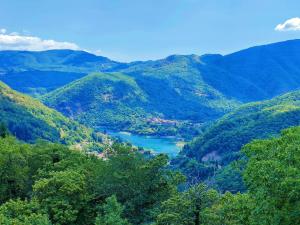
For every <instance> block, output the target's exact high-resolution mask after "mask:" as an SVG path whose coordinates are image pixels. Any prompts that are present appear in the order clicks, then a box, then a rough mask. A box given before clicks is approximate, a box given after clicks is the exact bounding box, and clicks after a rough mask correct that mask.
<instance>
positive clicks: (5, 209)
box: [0, 199, 52, 225]
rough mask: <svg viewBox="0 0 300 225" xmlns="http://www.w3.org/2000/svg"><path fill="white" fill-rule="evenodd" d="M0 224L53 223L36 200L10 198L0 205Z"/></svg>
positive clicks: (30, 224)
mask: <svg viewBox="0 0 300 225" xmlns="http://www.w3.org/2000/svg"><path fill="white" fill-rule="evenodd" d="M0 224H5V225H51V224H52V223H51V222H50V220H49V218H48V216H47V214H46V213H45V212H44V211H42V210H41V209H40V206H39V205H38V203H37V202H35V201H30V202H29V201H27V200H25V201H21V200H20V199H17V200H9V201H8V202H6V203H5V204H3V205H1V206H0Z"/></svg>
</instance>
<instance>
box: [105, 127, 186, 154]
mask: <svg viewBox="0 0 300 225" xmlns="http://www.w3.org/2000/svg"><path fill="white" fill-rule="evenodd" d="M107 134H108V135H110V136H112V137H116V138H120V139H121V140H122V141H124V142H130V143H131V144H133V145H135V146H138V147H143V148H144V149H146V150H152V151H153V152H155V153H165V154H167V155H169V156H170V157H174V156H176V155H177V154H178V152H179V151H180V150H181V146H179V145H178V143H179V140H178V139H176V138H173V137H154V136H145V135H137V134H131V133H128V132H115V131H107Z"/></svg>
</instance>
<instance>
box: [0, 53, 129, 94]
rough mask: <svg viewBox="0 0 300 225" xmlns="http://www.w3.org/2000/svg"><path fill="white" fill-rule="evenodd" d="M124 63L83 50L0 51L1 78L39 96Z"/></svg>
mask: <svg viewBox="0 0 300 225" xmlns="http://www.w3.org/2000/svg"><path fill="white" fill-rule="evenodd" d="M122 66H123V63H119V62H114V61H112V60H110V59H108V58H105V57H101V56H96V55H93V54H90V53H88V52H84V51H73V50H49V51H41V52H30V51H0V80H1V81H3V82H5V83H6V84H8V85H9V86H10V87H12V88H13V89H14V90H17V91H20V92H23V93H26V94H30V95H32V96H39V95H41V94H45V93H47V92H49V91H52V90H54V89H56V88H58V87H61V86H63V85H65V84H68V83H70V82H72V81H74V80H76V79H79V78H81V77H83V76H85V75H86V74H88V73H90V72H94V71H106V70H111V69H113V68H114V69H116V68H119V67H122Z"/></svg>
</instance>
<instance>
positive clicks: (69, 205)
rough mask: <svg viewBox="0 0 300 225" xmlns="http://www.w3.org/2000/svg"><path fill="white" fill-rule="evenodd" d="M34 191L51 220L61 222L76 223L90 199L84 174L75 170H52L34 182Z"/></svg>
mask: <svg viewBox="0 0 300 225" xmlns="http://www.w3.org/2000/svg"><path fill="white" fill-rule="evenodd" d="M33 191H34V192H33V195H34V197H35V198H36V199H37V200H38V202H39V203H40V205H41V207H42V208H43V209H45V210H46V212H47V213H48V214H49V216H50V219H51V221H52V222H53V223H59V224H72V223H75V222H76V220H77V219H78V217H79V213H80V210H82V209H83V208H84V207H85V206H86V204H87V201H88V199H89V198H88V193H87V190H86V183H85V177H84V175H82V174H80V173H79V172H77V171H73V170H66V171H59V172H51V173H50V174H49V178H43V179H40V180H38V181H37V182H36V183H35V184H34V186H33ZM75 224H76V223H75Z"/></svg>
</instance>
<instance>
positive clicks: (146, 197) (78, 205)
mask: <svg viewBox="0 0 300 225" xmlns="http://www.w3.org/2000/svg"><path fill="white" fill-rule="evenodd" d="M0 154H1V155H0V156H1V157H0V170H1V171H0V180H1V182H0V196H1V199H0V200H1V202H0V203H1V204H4V205H3V206H5V204H8V203H7V202H8V201H16V202H17V203H15V204H19V203H20V204H21V203H22V204H23V202H19V201H21V200H25V199H28V200H27V201H28V202H29V203H30V204H31V203H32V204H33V203H34V204H35V205H36V207H37V209H36V211H34V212H36V215H35V214H33V216H35V217H32V218H31V217H30V218H29V217H28V216H27V214H24V218H23V214H22V213H20V217H18V218H15V217H16V216H14V215H12V214H10V213H7V214H5V217H4V218H5V220H7V221H10V220H11V219H16V220H20V221H25V218H26V219H28V221H31V220H29V219H32V220H34V218H36V221H40V220H41V221H44V222H36V223H37V224H39V223H40V224H47V221H48V220H47V219H49V220H50V221H51V223H53V224H62V225H63V224H78V225H89V224H94V223H95V222H96V217H97V215H98V219H97V221H98V223H100V224H101V222H103V220H104V222H103V223H105V224H110V223H111V220H116V221H118V222H120V224H128V223H129V222H131V223H132V224H142V223H147V222H151V221H153V220H154V218H155V217H156V215H157V213H158V211H159V209H160V206H161V203H162V202H163V201H165V200H167V199H168V198H169V197H170V196H171V195H173V194H174V193H176V192H177V185H178V184H179V183H180V182H182V181H183V177H182V176H181V175H179V174H177V173H174V172H171V171H169V170H167V169H166V167H167V162H168V160H167V157H166V156H163V155H158V156H156V157H147V158H146V157H144V156H143V155H141V154H140V153H138V152H136V151H135V150H132V149H131V148H130V147H128V146H125V145H122V144H118V145H114V146H112V148H111V149H110V151H108V152H107V153H106V154H107V157H108V158H106V159H105V160H103V159H101V158H99V157H97V156H95V155H94V154H86V153H83V152H80V151H76V150H70V149H69V148H68V147H66V146H64V145H60V144H51V143H47V142H39V143H37V144H34V145H30V144H23V143H20V142H19V141H18V140H16V139H15V138H13V137H10V136H9V137H6V138H0ZM113 196H116V198H117V199H118V202H117V200H116V198H115V197H113ZM18 199H21V200H18ZM25 203H26V205H27V202H25ZM25 203H24V204H25ZM29 203H28V204H29ZM24 207H25V206H24ZM0 211H1V210H0ZM26 212H27V211H26ZM30 212H31V211H30ZM24 213H25V212H24ZM8 214H9V215H8ZM10 215H11V217H10ZM44 215H46V217H45V216H44ZM6 217H7V218H6ZM27 217H28V218H27ZM4 218H3V220H4ZM126 221H128V223H127V222H126ZM7 223H8V222H7ZM16 223H17V222H16ZM20 223H22V222H20ZM8 224H9V223H8ZM32 224H34V222H32Z"/></svg>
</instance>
